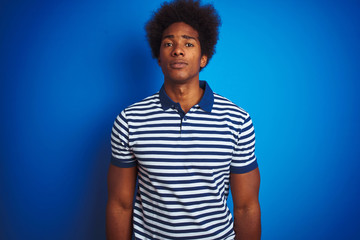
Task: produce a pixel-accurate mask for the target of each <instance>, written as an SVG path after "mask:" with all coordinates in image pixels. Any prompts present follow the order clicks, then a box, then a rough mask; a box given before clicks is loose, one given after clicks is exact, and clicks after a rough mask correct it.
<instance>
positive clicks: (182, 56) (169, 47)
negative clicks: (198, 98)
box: [158, 22, 207, 83]
mask: <svg viewBox="0 0 360 240" xmlns="http://www.w3.org/2000/svg"><path fill="white" fill-rule="evenodd" d="M158 62H159V65H160V67H161V69H162V72H163V74H164V77H165V81H170V82H174V83H186V82H190V81H192V80H198V79H199V71H200V67H205V66H206V62H207V57H206V56H205V55H204V56H201V48H200V42H199V34H198V32H197V31H196V30H195V29H193V28H192V27H191V26H189V25H188V24H186V23H183V22H178V23H173V24H171V25H170V26H169V27H168V28H167V29H165V31H164V32H163V36H162V41H161V47H160V56H159V59H158Z"/></svg>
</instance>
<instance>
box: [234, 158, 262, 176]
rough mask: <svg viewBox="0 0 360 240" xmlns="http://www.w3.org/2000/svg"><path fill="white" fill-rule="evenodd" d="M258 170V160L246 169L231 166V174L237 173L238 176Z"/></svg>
mask: <svg viewBox="0 0 360 240" xmlns="http://www.w3.org/2000/svg"><path fill="white" fill-rule="evenodd" d="M256 168H258V163H257V160H255V161H254V162H252V163H250V164H249V165H247V166H245V167H232V166H231V167H230V173H236V174H242V173H248V172H251V171H252V170H254V169H256Z"/></svg>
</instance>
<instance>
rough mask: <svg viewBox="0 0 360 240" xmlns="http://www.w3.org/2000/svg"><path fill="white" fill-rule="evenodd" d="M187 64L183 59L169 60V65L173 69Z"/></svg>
mask: <svg viewBox="0 0 360 240" xmlns="http://www.w3.org/2000/svg"><path fill="white" fill-rule="evenodd" d="M187 65H188V64H187V62H184V61H172V62H170V67H171V68H174V69H181V68H184V67H186V66H187Z"/></svg>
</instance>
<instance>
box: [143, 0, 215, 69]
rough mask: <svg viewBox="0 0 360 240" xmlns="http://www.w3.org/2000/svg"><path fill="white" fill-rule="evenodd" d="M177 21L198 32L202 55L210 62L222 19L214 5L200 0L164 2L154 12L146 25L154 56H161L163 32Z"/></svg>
mask: <svg viewBox="0 0 360 240" xmlns="http://www.w3.org/2000/svg"><path fill="white" fill-rule="evenodd" d="M176 22H184V23H186V24H188V25H190V26H191V27H192V28H194V29H195V30H196V31H197V32H198V34H199V41H200V46H201V55H206V56H207V59H208V63H209V60H210V59H211V57H212V56H213V55H214V53H215V45H216V43H217V41H218V39H219V26H220V25H221V19H220V16H219V15H218V13H217V11H216V10H215V8H214V6H213V5H211V4H207V5H200V0H175V1H172V2H164V3H163V4H162V5H161V7H160V8H159V9H158V10H157V11H156V12H154V13H153V15H152V17H151V18H150V20H149V21H148V22H147V23H146V25H145V30H146V37H147V40H148V42H149V45H150V48H151V52H152V56H153V57H154V58H156V59H158V58H159V55H160V46H161V40H162V34H163V32H164V30H165V29H166V28H168V27H169V26H170V25H171V24H173V23H176Z"/></svg>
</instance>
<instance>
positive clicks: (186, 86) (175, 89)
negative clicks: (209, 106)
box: [164, 80, 204, 113]
mask: <svg viewBox="0 0 360 240" xmlns="http://www.w3.org/2000/svg"><path fill="white" fill-rule="evenodd" d="M164 88H165V92H166V94H167V95H168V96H169V97H170V98H171V100H173V101H174V102H178V103H180V106H181V108H182V110H183V111H184V112H185V113H187V112H188V111H189V110H190V108H192V107H193V106H194V105H195V104H197V103H199V102H200V100H201V98H202V96H203V94H204V90H203V89H202V88H200V86H199V80H197V81H191V82H187V83H173V82H168V81H166V80H165V82H164Z"/></svg>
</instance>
